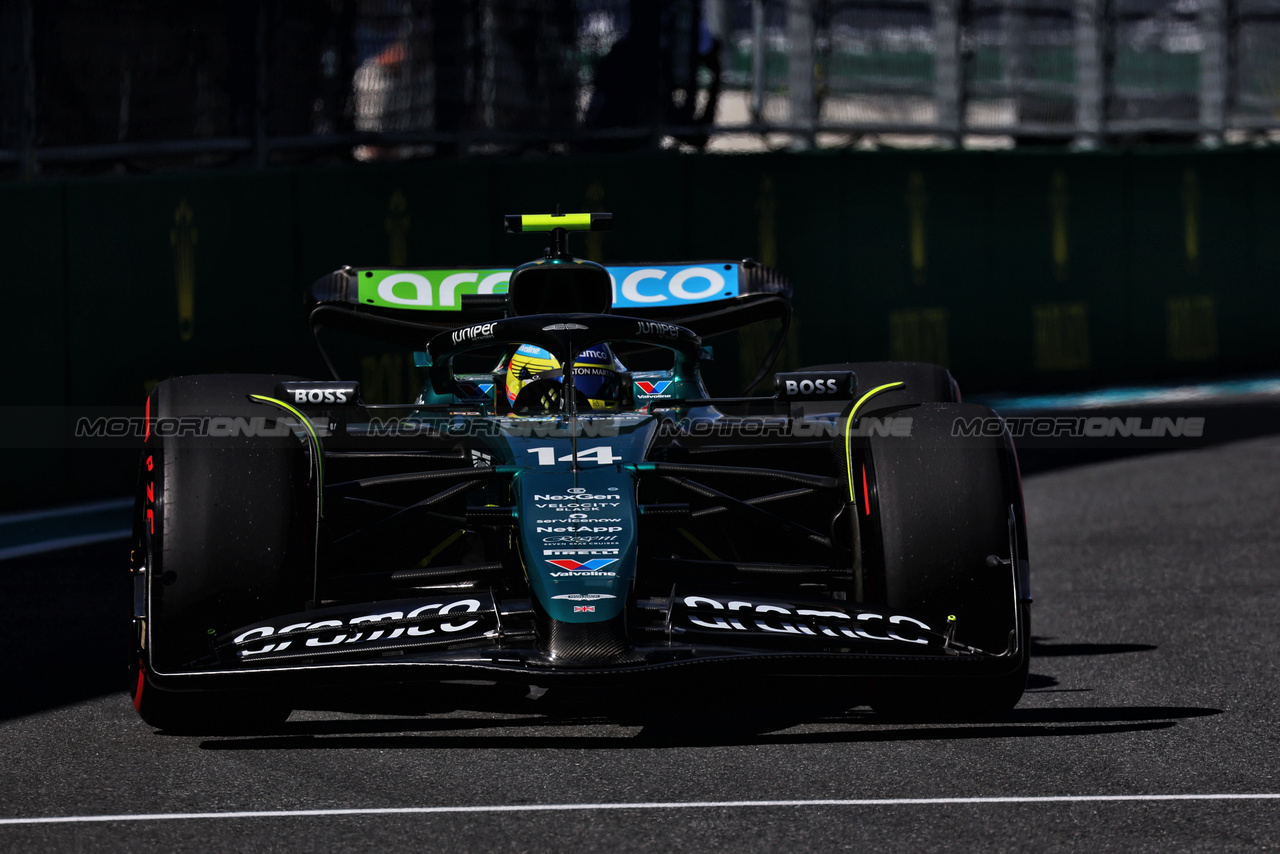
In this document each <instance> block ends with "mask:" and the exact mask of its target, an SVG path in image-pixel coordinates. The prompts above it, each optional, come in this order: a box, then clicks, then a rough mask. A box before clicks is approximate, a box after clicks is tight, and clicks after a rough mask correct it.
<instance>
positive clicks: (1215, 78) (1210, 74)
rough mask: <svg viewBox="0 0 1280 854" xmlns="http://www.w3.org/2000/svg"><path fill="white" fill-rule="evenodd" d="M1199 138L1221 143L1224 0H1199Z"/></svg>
mask: <svg viewBox="0 0 1280 854" xmlns="http://www.w3.org/2000/svg"><path fill="white" fill-rule="evenodd" d="M1200 37H1201V38H1202V39H1203V44H1204V47H1203V49H1202V50H1201V51H1200V141H1201V142H1202V143H1203V144H1205V145H1218V144H1220V143H1221V142H1222V132H1223V130H1224V129H1225V128H1226V123H1227V0H1200Z"/></svg>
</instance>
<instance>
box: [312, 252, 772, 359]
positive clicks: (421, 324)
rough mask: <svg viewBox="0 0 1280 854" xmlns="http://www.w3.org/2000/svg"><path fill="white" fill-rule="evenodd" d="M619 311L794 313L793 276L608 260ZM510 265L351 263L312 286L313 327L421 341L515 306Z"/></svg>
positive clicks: (708, 318) (726, 323)
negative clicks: (510, 298)
mask: <svg viewBox="0 0 1280 854" xmlns="http://www.w3.org/2000/svg"><path fill="white" fill-rule="evenodd" d="M606 269H607V270H608V271H609V275H610V277H611V278H612V280H613V308H612V311H613V313H614V314H621V315H625V316H629V317H641V318H652V319H655V320H663V321H666V322H669V323H677V324H679V325H681V326H685V327H688V328H689V329H692V330H693V331H694V332H695V333H697V334H698V335H700V336H703V337H706V336H710V335H716V334H718V333H721V332H727V331H730V330H733V329H738V328H741V327H743V326H746V325H748V324H750V323H755V322H757V321H760V320H769V319H779V320H782V321H783V322H784V323H786V322H788V321H789V320H790V316H791V284H790V283H789V282H788V281H787V280H786V279H785V278H784V277H783V276H782V275H781V274H780V273H778V272H777V271H776V270H774V269H772V268H770V267H766V266H764V265H763V264H760V263H758V262H756V261H752V260H750V259H748V260H744V261H700V262H695V263H680V264H667V263H663V264H643V265H642V264H618V265H606ZM510 276H511V268H498V267H485V268H463V267H457V268H436V269H410V268H406V269H393V268H387V267H359V268H356V267H343V268H342V269H341V270H337V271H335V272H333V273H330V274H329V275H327V276H324V277H322V278H320V279H319V280H317V281H316V282H315V283H314V284H313V285H312V286H311V294H310V296H311V303H312V306H313V307H312V309H311V318H310V319H311V328H312V331H313V332H315V333H318V332H319V331H320V330H321V329H323V328H341V329H347V330H351V331H355V332H359V333H362V334H365V335H370V336H372V337H376V338H381V339H384V340H389V341H395V342H398V343H401V344H405V345H408V346H412V347H418V348H420V347H421V346H423V344H425V342H426V341H427V340H428V339H429V338H431V337H432V336H434V335H436V334H438V333H440V332H444V331H447V330H450V329H456V328H458V327H461V326H469V325H471V324H475V323H483V322H485V321H489V320H497V319H498V318H501V317H504V316H506V313H507V297H506V290H507V282H508V279H509V278H510Z"/></svg>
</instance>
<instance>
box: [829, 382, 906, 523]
mask: <svg viewBox="0 0 1280 854" xmlns="http://www.w3.org/2000/svg"><path fill="white" fill-rule="evenodd" d="M904 385H906V383H905V382H903V381H901V380H899V381H898V382H896V383H885V384H884V385H881V386H876V387H875V388H873V389H871V391H869V392H867V393H866V394H864V395H863V396H862V397H860V398H858V402H857V403H855V404H854V405H853V409H850V410H849V418H848V419H847V420H846V421H845V422H844V464H845V468H846V469H848V475H849V478H848V482H849V503H851V504H857V503H858V502H857V501H855V500H854V494H853V493H854V490H853V452H852V447H853V446H852V443H851V442H850V441H849V440H850V438H851V437H850V435H849V431H850V430H851V429H853V419H855V418H857V417H858V410H859V409H861V408H862V404H864V403H866V402H867V401H868V400H870V399H871V398H873V397H875V396H876V395H877V394H879V393H880V392H882V391H888V390H889V389H891V388H898V387H900V386H904Z"/></svg>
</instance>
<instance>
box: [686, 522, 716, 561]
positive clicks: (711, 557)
mask: <svg viewBox="0 0 1280 854" xmlns="http://www.w3.org/2000/svg"><path fill="white" fill-rule="evenodd" d="M676 530H677V531H679V532H680V533H681V534H683V535H684V538H685V539H686V540H688V541H689V542H691V543H693V544H694V545H695V546H697V547H698V551H700V552H702V553H703V554H704V555H706V556H707V558H708V559H709V560H720V558H719V556H718V555H717V554H716V553H715V552H713V551H711V549H709V548H707V547H706V546H705V545H703V544H702V540H699V539H698V538H697V537H695V536H694V535H693V534H690V533H689V532H688V531H686V530H685V529H684V528H676Z"/></svg>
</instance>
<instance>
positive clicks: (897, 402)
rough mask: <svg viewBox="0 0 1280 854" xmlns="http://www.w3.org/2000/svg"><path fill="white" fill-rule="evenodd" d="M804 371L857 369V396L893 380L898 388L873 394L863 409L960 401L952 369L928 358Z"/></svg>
mask: <svg viewBox="0 0 1280 854" xmlns="http://www.w3.org/2000/svg"><path fill="white" fill-rule="evenodd" d="M799 370H801V371H853V373H854V375H855V376H857V378H858V390H857V395H856V397H862V396H863V395H864V394H866V393H867V392H869V391H871V390H872V389H876V388H880V387H882V386H885V385H889V384H891V383H902V385H901V386H900V387H898V388H892V389H886V390H884V391H882V392H879V393H877V394H876V395H875V397H873V398H870V399H869V400H868V401H867V402H866V403H865V404H864V405H863V407H862V410H860V411H862V412H871V411H873V410H877V409H885V408H887V407H896V406H908V405H911V404H916V403H959V402H960V386H959V385H958V384H957V383H956V381H955V379H954V378H953V377H952V376H951V372H950V371H948V370H947V369H946V368H944V367H942V366H941V365H930V364H928V363H926V362H845V363H843V364H834V365H810V366H809V367H806V368H800V369H799Z"/></svg>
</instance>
